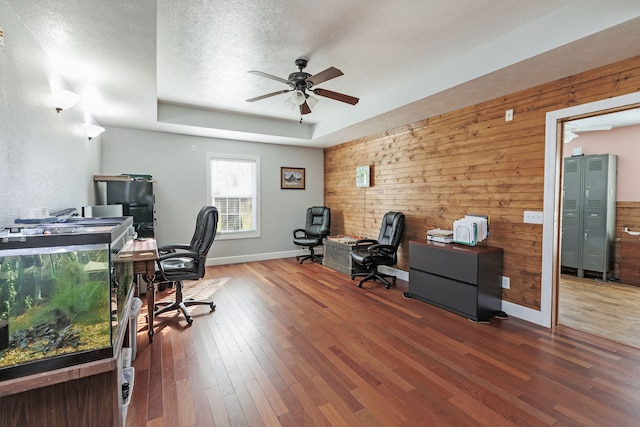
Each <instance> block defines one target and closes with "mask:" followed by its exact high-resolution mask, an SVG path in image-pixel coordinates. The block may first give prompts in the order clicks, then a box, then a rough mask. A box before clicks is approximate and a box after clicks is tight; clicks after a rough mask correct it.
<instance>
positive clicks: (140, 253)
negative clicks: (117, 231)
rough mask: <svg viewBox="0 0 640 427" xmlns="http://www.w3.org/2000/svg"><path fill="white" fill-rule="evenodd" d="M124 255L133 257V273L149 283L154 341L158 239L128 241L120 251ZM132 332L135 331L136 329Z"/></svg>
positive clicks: (150, 332)
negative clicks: (154, 281) (154, 278)
mask: <svg viewBox="0 0 640 427" xmlns="http://www.w3.org/2000/svg"><path fill="white" fill-rule="evenodd" d="M129 254H130V255H129ZM123 256H131V257H132V259H133V273H134V274H135V275H136V276H138V277H142V278H143V280H144V281H145V282H146V284H147V312H148V314H147V316H148V322H149V324H148V329H149V342H153V312H154V307H155V304H156V286H155V284H154V283H153V276H154V275H155V272H156V260H157V259H158V245H157V243H156V239H152V238H145V239H139V240H130V241H128V242H127V243H126V244H125V246H124V248H122V251H121V253H120V257H123ZM131 333H135V331H132V332H131Z"/></svg>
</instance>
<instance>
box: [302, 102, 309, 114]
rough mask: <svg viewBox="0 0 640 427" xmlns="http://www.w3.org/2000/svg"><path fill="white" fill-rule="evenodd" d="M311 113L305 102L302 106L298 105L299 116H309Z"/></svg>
mask: <svg viewBox="0 0 640 427" xmlns="http://www.w3.org/2000/svg"><path fill="white" fill-rule="evenodd" d="M310 112H311V108H310V107H309V104H307V101H304V104H300V114H309V113H310Z"/></svg>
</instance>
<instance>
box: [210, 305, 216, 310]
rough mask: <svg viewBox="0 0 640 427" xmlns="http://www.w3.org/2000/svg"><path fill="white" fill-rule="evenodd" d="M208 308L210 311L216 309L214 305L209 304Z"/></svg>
mask: <svg viewBox="0 0 640 427" xmlns="http://www.w3.org/2000/svg"><path fill="white" fill-rule="evenodd" d="M209 308H210V309H211V311H213V310H215V309H216V305H215V304H214V303H211V304H209Z"/></svg>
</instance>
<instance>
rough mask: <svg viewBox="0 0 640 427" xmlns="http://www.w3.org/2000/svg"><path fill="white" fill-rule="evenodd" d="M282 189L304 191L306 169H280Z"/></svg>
mask: <svg viewBox="0 0 640 427" xmlns="http://www.w3.org/2000/svg"><path fill="white" fill-rule="evenodd" d="M280 188H282V189H285V190H304V168H290V167H285V166H283V167H281V168H280Z"/></svg>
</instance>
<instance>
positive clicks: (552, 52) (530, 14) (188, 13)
mask: <svg viewBox="0 0 640 427" xmlns="http://www.w3.org/2000/svg"><path fill="white" fill-rule="evenodd" d="M8 3H9V4H10V5H11V6H12V7H13V9H14V10H15V11H16V13H17V14H18V15H19V16H20V17H21V19H22V20H23V22H24V23H25V25H26V26H27V28H28V29H29V30H30V31H31V32H32V33H33V34H34V36H35V38H36V39H37V40H38V41H39V42H40V44H41V45H42V46H43V48H44V49H45V50H46V51H47V52H48V53H49V54H50V55H51V56H52V58H53V59H54V61H55V63H56V66H57V67H58V69H59V70H60V73H61V74H62V76H63V77H64V78H65V80H66V81H67V82H68V83H69V84H70V85H71V86H72V87H73V89H74V90H75V91H76V92H78V93H79V94H81V95H82V96H83V100H84V104H85V105H86V107H87V108H89V109H90V111H91V113H92V114H93V116H94V117H95V118H96V119H97V120H98V121H99V122H100V123H101V124H103V125H106V126H122V127H131V128H140V129H149V130H159V131H167V132H179V133H186V134H193V135H203V136H212V137H220V138H229V139H242V140H248V141H259V142H274V143H284V144H299V145H306V146H329V145H332V144H336V143H340V142H345V141H347V140H350V139H354V138H358V137H362V136H366V135H369V134H372V133H375V132H380V131H383V130H385V129H388V128H390V127H394V126H400V125H403V124H406V123H408V122H411V121H415V120H420V119H422V118H425V117H428V116H429V115H432V114H440V113H443V112H446V111H450V110H452V109H455V108H460V107H463V106H466V105H471V104H474V103H477V102H480V101H483V100H486V99H491V98H495V97H497V96H500V95H502V94H507V93H511V92H514V91H516V90H520V89H525V88H528V87H531V86H534V85H536V84H540V83H544V82H546V81H550V80H553V79H557V78H561V77H564V76H567V75H570V74H574V73H577V72H581V71H584V70H587V69H591V68H594V67H597V66H599V65H604V64H607V63H611V62H614V61H618V60H621V59H625V58H628V57H632V56H636V55H640V18H638V17H639V16H640V2H630V1H625V0H608V1H606V2H605V1H598V0H579V1H570V0H556V1H553V2H551V1H541V2H534V1H529V0H521V1H514V0H453V1H452V0H423V1H415V0H398V1H394V2H390V1H384V0H325V1H322V2H317V1H310V0H261V1H252V0H226V1H206V0H199V1H196V0H186V1H174V0H157V1H155V0H129V1H124V0H111V1H109V2H104V1H98V0H8ZM296 58H305V59H308V60H309V65H308V66H307V68H306V69H305V71H306V72H308V73H310V74H315V73H317V72H320V71H322V70H324V69H326V68H328V67H330V66H335V67H336V68H339V69H340V70H342V71H343V72H344V75H343V76H341V77H338V78H335V79H332V80H329V81H327V82H324V83H322V84H319V85H318V87H321V88H323V89H328V90H332V91H337V92H341V93H345V94H348V95H352V96H356V97H358V98H360V102H359V103H358V104H357V105H355V106H352V105H349V104H345V103H341V102H338V101H335V100H332V99H328V98H321V97H318V98H319V99H320V102H319V103H318V105H317V106H316V107H314V109H313V112H312V113H311V114H308V115H305V116H304V120H303V122H302V123H300V118H301V116H300V114H299V112H297V111H295V110H291V109H289V108H288V107H287V106H286V105H285V104H284V100H285V99H286V98H287V95H285V94H283V95H278V96H274V97H271V98H267V99H264V100H261V101H257V102H254V103H248V102H246V101H245V100H246V99H248V98H252V97H255V96H259V95H263V94H266V93H271V92H275V91H278V90H282V89H287V88H288V87H287V86H286V85H285V84H283V83H281V82H278V81H274V80H270V79H266V78H264V77H260V76H256V75H254V74H249V73H248V71H250V70H259V71H263V72H265V73H268V74H272V75H275V76H278V77H282V78H287V76H288V74H289V73H291V72H294V71H297V69H296V67H295V64H294V61H295V59H296Z"/></svg>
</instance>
